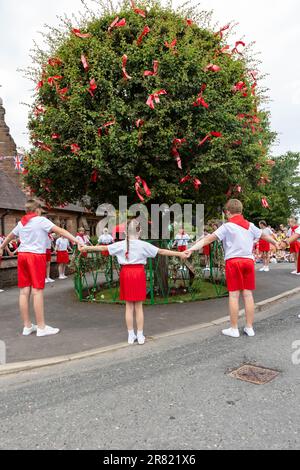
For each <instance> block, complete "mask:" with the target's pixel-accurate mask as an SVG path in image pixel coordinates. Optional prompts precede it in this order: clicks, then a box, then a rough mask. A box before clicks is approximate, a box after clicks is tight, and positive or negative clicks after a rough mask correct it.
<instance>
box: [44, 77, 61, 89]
mask: <svg viewBox="0 0 300 470" xmlns="http://www.w3.org/2000/svg"><path fill="white" fill-rule="evenodd" d="M62 78H63V77H62V76H61V75H54V76H53V77H49V78H48V83H49V85H50V86H53V85H55V86H56V87H57V86H58V85H57V83H56V82H57V80H61V79H62Z"/></svg>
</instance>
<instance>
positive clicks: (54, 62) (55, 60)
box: [48, 57, 63, 67]
mask: <svg viewBox="0 0 300 470" xmlns="http://www.w3.org/2000/svg"><path fill="white" fill-rule="evenodd" d="M62 63H63V62H62V60H60V59H58V58H57V57H54V58H52V59H49V60H48V64H49V65H51V67H55V66H56V65H62Z"/></svg>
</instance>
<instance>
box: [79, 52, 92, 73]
mask: <svg viewBox="0 0 300 470" xmlns="http://www.w3.org/2000/svg"><path fill="white" fill-rule="evenodd" d="M81 62H82V65H83V68H84V70H85V71H86V72H87V71H88V70H89V68H90V67H89V64H88V61H87V58H86V57H85V55H84V54H82V55H81Z"/></svg>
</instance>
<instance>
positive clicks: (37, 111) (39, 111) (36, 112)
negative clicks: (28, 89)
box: [34, 105, 46, 117]
mask: <svg viewBox="0 0 300 470" xmlns="http://www.w3.org/2000/svg"><path fill="white" fill-rule="evenodd" d="M45 112H46V108H44V106H42V105H39V106H37V107H36V108H35V110H34V115H35V116H36V117H37V116H39V115H40V114H45Z"/></svg>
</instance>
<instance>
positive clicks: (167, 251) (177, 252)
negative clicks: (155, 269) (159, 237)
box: [158, 248, 185, 258]
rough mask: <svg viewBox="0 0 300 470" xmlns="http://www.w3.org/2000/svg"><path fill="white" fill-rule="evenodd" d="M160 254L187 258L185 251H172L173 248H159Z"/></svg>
mask: <svg viewBox="0 0 300 470" xmlns="http://www.w3.org/2000/svg"><path fill="white" fill-rule="evenodd" d="M158 254H159V255H160V256H177V257H178V258H185V256H183V255H184V253H182V252H179V251H172V250H163V249H161V248H160V249H159V250H158Z"/></svg>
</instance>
